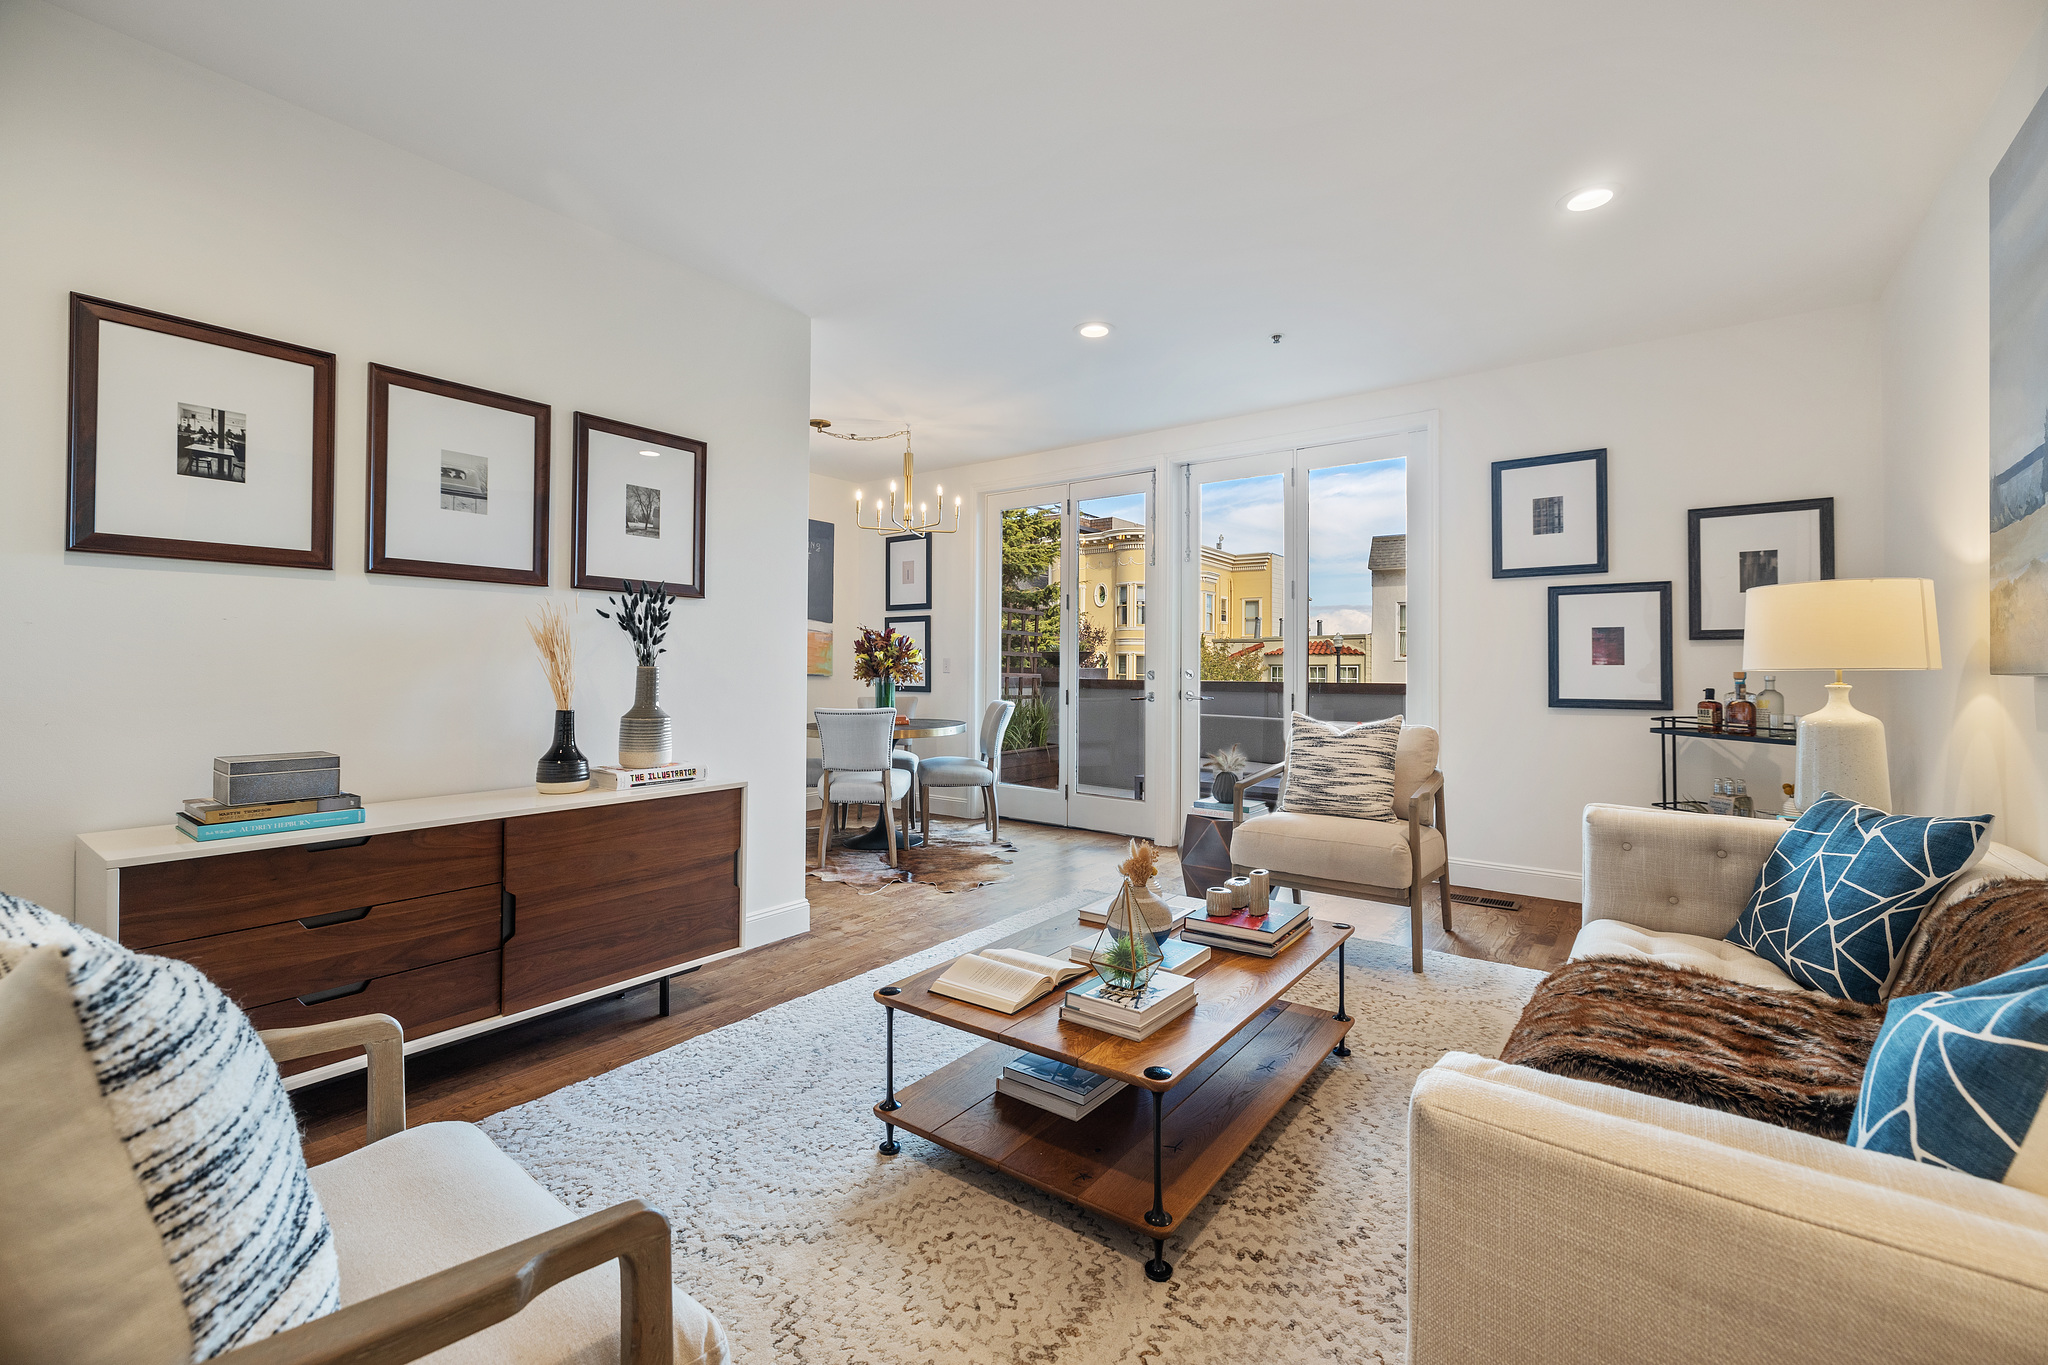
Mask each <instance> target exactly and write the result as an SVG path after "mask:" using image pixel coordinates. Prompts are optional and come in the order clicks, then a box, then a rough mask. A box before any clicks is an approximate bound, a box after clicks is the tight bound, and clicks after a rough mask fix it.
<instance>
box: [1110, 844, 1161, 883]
mask: <svg viewBox="0 0 2048 1365" xmlns="http://www.w3.org/2000/svg"><path fill="white" fill-rule="evenodd" d="M1117 871H1119V872H1121V873H1123V874H1124V875H1125V876H1126V877H1129V878H1130V879H1131V885H1132V886H1150V885H1151V884H1152V879H1153V878H1154V877H1156V876H1158V875H1159V850H1158V849H1157V848H1154V847H1153V846H1152V845H1151V844H1149V843H1147V842H1146V841H1145V840H1143V839H1133V840H1131V856H1130V857H1128V858H1126V859H1124V860H1123V862H1122V863H1120V864H1119V865H1118V866H1117Z"/></svg>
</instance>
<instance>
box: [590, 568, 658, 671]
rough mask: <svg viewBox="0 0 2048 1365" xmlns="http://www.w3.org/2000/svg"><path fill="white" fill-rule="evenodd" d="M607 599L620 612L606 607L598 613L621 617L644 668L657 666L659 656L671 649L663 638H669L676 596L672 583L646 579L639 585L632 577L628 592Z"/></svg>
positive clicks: (627, 582) (621, 627)
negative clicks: (671, 608)
mask: <svg viewBox="0 0 2048 1365" xmlns="http://www.w3.org/2000/svg"><path fill="white" fill-rule="evenodd" d="M604 600H605V601H607V602H609V603H611V604H612V611H616V612H617V613H618V615H616V616H614V615H613V614H612V612H610V611H605V610H604V609H603V608H599V609H598V613H597V614H598V615H599V616H602V617H603V618H604V619H605V620H607V621H617V622H618V623H619V629H620V630H623V631H625V632H626V634H628V635H630V636H632V637H633V653H634V655H635V657H637V658H638V659H639V660H640V666H641V667H642V668H652V667H654V660H655V657H656V656H657V655H661V654H666V653H668V651H667V650H666V649H663V648H662V647H661V642H662V641H663V640H666V639H667V638H668V604H669V603H671V602H673V601H675V600H676V599H675V595H674V594H673V593H671V592H669V590H668V583H667V582H666V581H663V582H660V583H656V584H654V585H652V586H649V585H648V583H647V582H646V580H644V579H643V580H642V581H641V583H640V586H639V587H637V588H636V587H634V586H633V580H632V579H630V578H629V579H627V580H626V591H625V592H624V593H622V594H620V595H619V596H618V597H607V598H605V599H604Z"/></svg>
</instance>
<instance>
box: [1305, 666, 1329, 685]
mask: <svg viewBox="0 0 2048 1365" xmlns="http://www.w3.org/2000/svg"><path fill="white" fill-rule="evenodd" d="M1308 680H1309V681H1310V682H1312V683H1319V682H1328V681H1329V680H1330V667H1329V665H1328V664H1310V665H1309V666H1308Z"/></svg>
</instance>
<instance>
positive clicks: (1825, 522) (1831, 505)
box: [1685, 498, 1835, 640]
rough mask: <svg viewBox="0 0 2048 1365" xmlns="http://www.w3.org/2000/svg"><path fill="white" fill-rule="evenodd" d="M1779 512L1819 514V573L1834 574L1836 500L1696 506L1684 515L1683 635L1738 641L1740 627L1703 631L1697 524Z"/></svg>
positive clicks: (1692, 638) (1813, 499)
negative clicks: (1724, 518) (1717, 519)
mask: <svg viewBox="0 0 2048 1365" xmlns="http://www.w3.org/2000/svg"><path fill="white" fill-rule="evenodd" d="M1779 512H1818V513H1820V576H1821V578H1822V579H1829V578H1833V577H1834V576H1835V500H1834V499H1833V498H1795V499H1793V500H1791V501H1789V502H1745V503H1738V504H1736V505H1735V506H1732V507H1695V508H1693V509H1692V510H1690V511H1688V512H1687V513H1686V514H1685V564H1686V598H1687V602H1686V607H1687V611H1686V627H1687V630H1686V638H1687V639H1691V640H1740V639H1741V638H1742V632H1741V631H1739V630H1705V629H1702V628H1701V626H1700V523H1701V522H1703V521H1705V520H1706V519H1708V518H1709V517H1754V516H1768V515H1772V514H1775V513H1779Z"/></svg>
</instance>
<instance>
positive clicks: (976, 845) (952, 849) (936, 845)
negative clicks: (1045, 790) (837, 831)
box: [804, 824, 1017, 894]
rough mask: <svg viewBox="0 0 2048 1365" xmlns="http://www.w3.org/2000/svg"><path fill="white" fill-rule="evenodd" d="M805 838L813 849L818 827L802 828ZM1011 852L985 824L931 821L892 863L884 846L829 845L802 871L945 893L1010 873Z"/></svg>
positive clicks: (869, 886) (859, 885)
mask: <svg viewBox="0 0 2048 1365" xmlns="http://www.w3.org/2000/svg"><path fill="white" fill-rule="evenodd" d="M859 832H860V831H859V830H857V829H856V830H849V831H848V832H847V834H844V835H835V836H834V837H835V838H846V837H849V836H850V835H853V834H858V833H859ZM804 837H805V838H806V839H808V840H809V841H810V842H809V843H808V844H806V845H805V847H806V848H808V849H811V850H813V851H815V850H816V849H817V847H818V827H817V826H816V825H812V826H810V827H808V828H807V829H805V831H804ZM1016 851H1017V846H1016V845H1015V844H1013V843H1011V842H1010V841H1009V840H1007V839H1004V840H1001V841H999V842H996V843H990V842H989V837H988V829H987V827H986V826H983V825H958V824H934V825H933V826H932V833H931V838H930V839H929V840H927V841H926V842H925V843H924V844H922V845H920V846H919V847H917V848H904V849H898V850H897V865H896V866H895V867H891V866H889V854H888V853H887V851H886V850H880V849H877V850H872V851H871V850H868V849H859V848H846V847H844V846H842V845H840V844H834V845H833V846H832V851H831V852H830V854H828V855H827V857H826V859H825V866H824V867H822V868H816V867H814V868H811V869H810V870H809V872H808V873H807V875H808V876H809V877H810V878H811V879H813V880H815V881H821V882H842V883H844V884H846V885H847V886H849V887H851V888H853V889H854V890H855V891H858V892H861V893H867V892H872V891H877V890H880V889H881V888H883V887H892V886H922V887H929V888H930V889H932V890H934V891H943V892H946V893H948V894H950V893H952V892H955V891H969V890H972V889H973V888H975V887H977V886H987V885H988V884H989V883H991V882H999V881H1002V880H1003V879H1005V878H1006V877H1008V876H1009V875H1010V872H1009V868H1010V860H1009V859H1008V858H1006V857H1004V856H1003V855H1004V854H1005V853H1015V852H1016Z"/></svg>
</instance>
